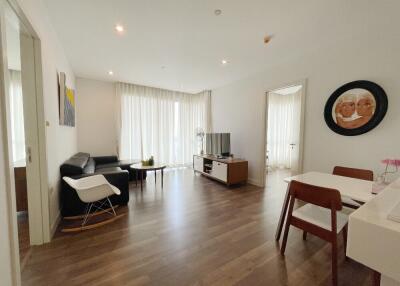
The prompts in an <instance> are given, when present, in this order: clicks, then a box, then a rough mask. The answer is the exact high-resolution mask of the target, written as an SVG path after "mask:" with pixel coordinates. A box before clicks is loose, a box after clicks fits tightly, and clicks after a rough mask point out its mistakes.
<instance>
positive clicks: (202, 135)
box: [196, 127, 206, 155]
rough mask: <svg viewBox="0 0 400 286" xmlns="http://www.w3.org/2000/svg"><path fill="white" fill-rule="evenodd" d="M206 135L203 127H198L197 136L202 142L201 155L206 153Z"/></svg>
mask: <svg viewBox="0 0 400 286" xmlns="http://www.w3.org/2000/svg"><path fill="white" fill-rule="evenodd" d="M205 135H206V133H205V132H204V130H203V128H201V127H197V128H196V137H197V139H198V140H199V142H200V143H201V148H200V155H203V154H204V136H205Z"/></svg>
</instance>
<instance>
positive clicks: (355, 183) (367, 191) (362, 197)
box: [275, 172, 376, 241]
mask: <svg viewBox="0 0 400 286" xmlns="http://www.w3.org/2000/svg"><path fill="white" fill-rule="evenodd" d="M292 180H296V181H298V182H301V183H305V184H309V185H314V186H318V187H324V188H331V189H336V190H338V191H339V192H340V195H341V196H342V197H343V196H345V197H347V198H350V199H352V200H355V201H357V202H359V203H362V204H363V203H366V202H369V201H370V200H372V199H373V198H374V197H375V196H376V195H374V194H372V186H373V182H372V181H366V180H360V179H354V178H349V177H343V176H338V175H332V174H327V173H321V172H308V173H304V174H300V175H296V176H292V177H288V178H285V179H284V181H285V182H286V183H290V182H291V181H292ZM288 205H289V184H288V188H287V190H286V195H285V199H284V202H283V206H282V211H281V215H280V218H279V222H278V227H277V230H276V235H275V239H276V240H277V241H278V240H279V239H280V236H281V233H282V228H283V224H284V223H285V220H286V215H287V210H288Z"/></svg>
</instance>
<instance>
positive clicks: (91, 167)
mask: <svg viewBox="0 0 400 286" xmlns="http://www.w3.org/2000/svg"><path fill="white" fill-rule="evenodd" d="M95 170H96V163H95V162H94V160H93V158H89V160H88V161H87V164H86V166H85V168H84V169H83V173H84V174H93V173H94V171H95Z"/></svg>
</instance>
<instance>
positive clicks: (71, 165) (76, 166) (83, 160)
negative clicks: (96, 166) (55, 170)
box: [60, 153, 90, 176]
mask: <svg viewBox="0 0 400 286" xmlns="http://www.w3.org/2000/svg"><path fill="white" fill-rule="evenodd" d="M89 157H90V156H89V154H87V153H77V154H75V155H74V156H72V157H71V158H70V159H68V160H67V161H65V162H64V164H62V165H61V167H60V172H61V176H74V175H80V174H82V173H83V169H84V168H85V166H86V164H87V162H88V160H89Z"/></svg>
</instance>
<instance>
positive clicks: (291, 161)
mask: <svg viewBox="0 0 400 286" xmlns="http://www.w3.org/2000/svg"><path fill="white" fill-rule="evenodd" d="M303 89H304V88H303V85H294V86H290V87H285V88H280V89H275V90H272V91H269V92H268V93H267V114H268V116H267V123H266V127H267V130H266V133H267V136H266V137H267V138H266V139H267V144H266V152H267V154H266V155H267V157H268V159H267V165H268V168H271V169H290V170H291V172H292V173H293V174H297V173H299V172H300V171H301V169H302V160H301V151H302V116H303V114H302V107H303V104H302V102H303V96H304V94H303Z"/></svg>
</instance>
